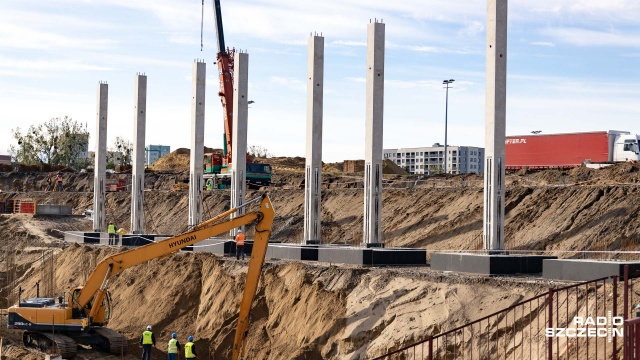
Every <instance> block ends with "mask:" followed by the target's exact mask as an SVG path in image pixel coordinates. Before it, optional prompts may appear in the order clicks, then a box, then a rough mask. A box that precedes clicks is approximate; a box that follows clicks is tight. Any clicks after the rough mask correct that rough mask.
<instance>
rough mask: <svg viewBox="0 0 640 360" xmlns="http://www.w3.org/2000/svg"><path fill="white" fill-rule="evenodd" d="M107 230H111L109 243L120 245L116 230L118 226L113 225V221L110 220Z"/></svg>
mask: <svg viewBox="0 0 640 360" xmlns="http://www.w3.org/2000/svg"><path fill="white" fill-rule="evenodd" d="M107 232H109V245H118V234H117V232H116V226H115V225H113V221H109V226H108V227H107Z"/></svg>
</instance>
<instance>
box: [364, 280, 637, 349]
mask: <svg viewBox="0 0 640 360" xmlns="http://www.w3.org/2000/svg"><path fill="white" fill-rule="evenodd" d="M620 285H622V287H623V288H622V289H620ZM620 290H622V291H620ZM633 296H634V292H633V284H632V282H631V281H630V280H629V276H628V268H625V276H624V278H623V281H622V282H619V281H618V276H617V275H616V276H610V277H606V278H601V279H596V280H591V281H587V282H583V283H578V284H574V285H569V286H565V287H562V288H556V289H553V288H551V289H549V291H548V292H547V293H544V294H540V295H538V296H535V297H533V298H530V299H528V300H525V301H522V302H519V303H517V304H514V305H512V306H510V307H508V308H506V309H503V310H500V311H498V312H495V313H493V314H490V315H487V316H484V317H482V318H480V319H478V320H475V321H473V322H471V323H468V324H465V325H462V326H459V327H456V328H454V329H451V330H447V331H444V332H442V333H440V334H437V335H433V336H429V337H427V338H426V339H424V340H422V341H420V342H417V343H414V344H411V345H409V346H405V347H402V348H400V349H398V350H395V351H392V352H389V353H388V354H385V355H383V356H379V357H377V358H375V359H407V360H414V359H428V360H435V359H438V360H440V359H446V360H453V359H465V360H473V359H481V360H485V359H486V360H489V359H514V360H521V359H530V360H534V359H548V360H553V359H567V360H569V359H576V360H578V359H589V358H593V359H619V358H621V355H622V354H621V350H622V345H623V339H618V337H620V336H621V335H622V334H623V332H624V331H628V330H626V327H625V330H624V331H623V326H622V319H628V318H629V314H630V310H631V308H630V306H632V305H630V304H634V302H633ZM620 317H622V319H621V318H620ZM592 321H595V322H596V323H592ZM598 321H600V323H598ZM614 323H615V324H614ZM629 326H630V325H629ZM582 332H584V333H582ZM625 334H626V333H625ZM638 336H640V325H639V327H638ZM626 348H627V345H626V343H625V350H626ZM638 351H639V353H640V350H638ZM625 359H627V357H625ZM628 359H634V360H640V356H639V357H637V358H628Z"/></svg>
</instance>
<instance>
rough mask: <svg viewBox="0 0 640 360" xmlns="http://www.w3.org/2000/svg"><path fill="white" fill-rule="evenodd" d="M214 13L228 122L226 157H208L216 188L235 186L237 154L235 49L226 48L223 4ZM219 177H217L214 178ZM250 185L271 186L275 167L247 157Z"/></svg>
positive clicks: (217, 2)
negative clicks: (233, 157) (233, 175)
mask: <svg viewBox="0 0 640 360" xmlns="http://www.w3.org/2000/svg"><path fill="white" fill-rule="evenodd" d="M213 13H214V19H215V23H216V34H217V38H218V39H217V40H218V53H217V55H216V57H217V62H218V73H219V77H220V92H218V96H219V97H220V102H221V103H222V113H223V114H222V116H223V120H224V135H223V147H222V155H220V154H217V153H207V154H204V177H205V178H212V179H214V180H216V182H217V184H215V185H216V188H226V187H229V186H231V179H230V176H231V169H232V164H231V154H232V152H233V143H232V140H233V79H234V75H233V74H234V73H233V57H234V55H235V51H236V50H235V48H232V49H229V48H228V47H225V44H224V30H223V27H222V11H221V9H220V0H213ZM214 175H215V176H214ZM246 178H247V183H248V185H249V186H250V187H259V186H269V185H270V184H271V166H270V165H268V164H258V163H252V162H251V158H250V156H249V154H247V169H246Z"/></svg>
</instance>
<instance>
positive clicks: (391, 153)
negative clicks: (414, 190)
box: [382, 143, 484, 175]
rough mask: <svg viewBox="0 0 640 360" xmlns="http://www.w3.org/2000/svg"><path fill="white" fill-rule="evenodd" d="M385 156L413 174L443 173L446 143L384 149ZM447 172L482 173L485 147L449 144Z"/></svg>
mask: <svg viewBox="0 0 640 360" xmlns="http://www.w3.org/2000/svg"><path fill="white" fill-rule="evenodd" d="M382 152H383V157H384V158H385V159H389V160H391V161H393V162H395V163H396V165H398V166H400V167H401V168H403V169H405V170H407V171H408V172H410V173H411V174H426V175H433V174H439V173H443V172H444V171H443V167H444V145H440V144H438V143H436V144H433V146H430V147H417V148H401V149H384V150H383V151H382ZM447 153H448V154H447V155H448V157H447V170H448V171H447V172H448V173H451V174H469V173H475V174H482V173H483V172H484V148H481V147H473V146H449V145H447Z"/></svg>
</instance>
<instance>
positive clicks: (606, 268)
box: [542, 259, 640, 281]
mask: <svg viewBox="0 0 640 360" xmlns="http://www.w3.org/2000/svg"><path fill="white" fill-rule="evenodd" d="M625 265H628V266H629V277H630V278H632V277H639V276H640V262H638V261H607V260H582V259H580V260H579V259H548V260H544V263H543V268H544V271H543V272H542V277H544V278H545V279H553V280H568V281H589V280H595V279H601V278H604V277H609V276H613V275H618V276H620V277H622V276H624V267H625Z"/></svg>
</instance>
